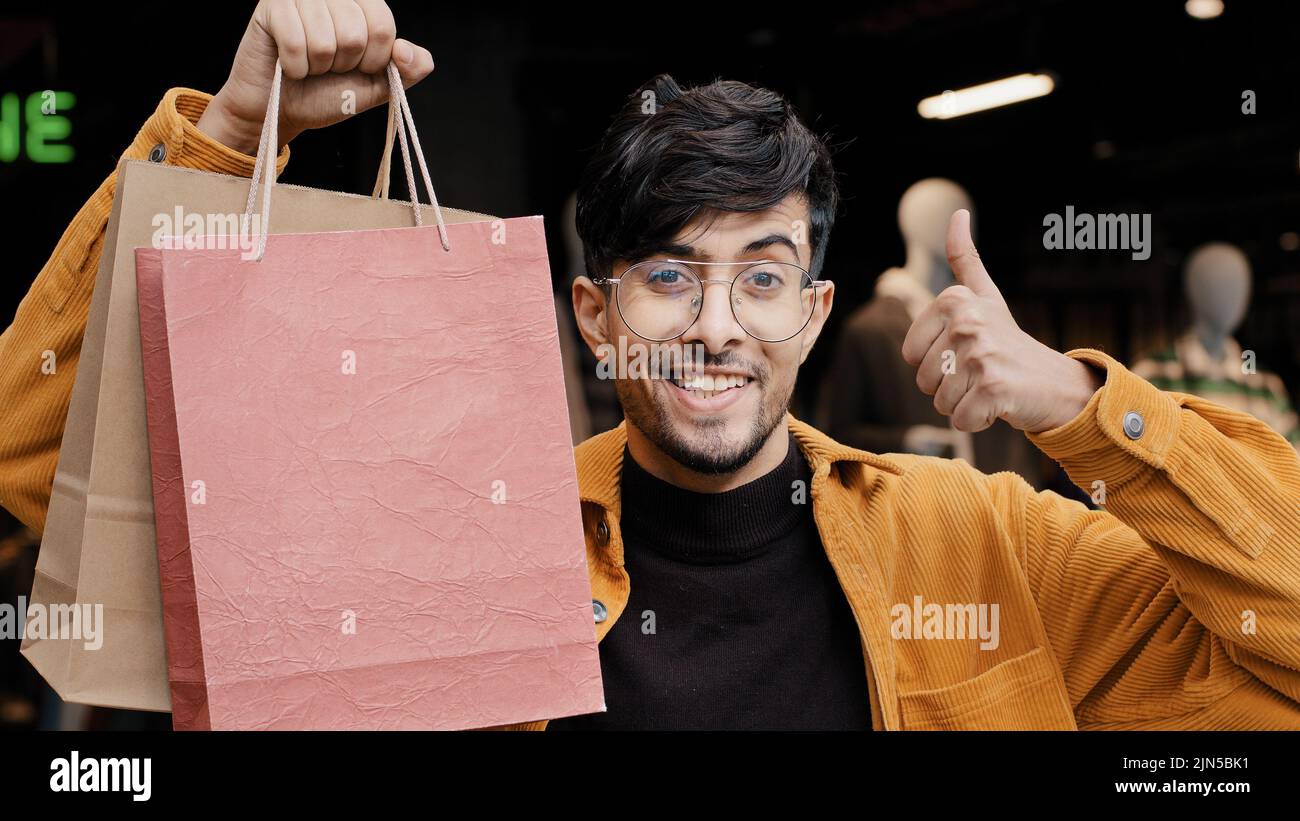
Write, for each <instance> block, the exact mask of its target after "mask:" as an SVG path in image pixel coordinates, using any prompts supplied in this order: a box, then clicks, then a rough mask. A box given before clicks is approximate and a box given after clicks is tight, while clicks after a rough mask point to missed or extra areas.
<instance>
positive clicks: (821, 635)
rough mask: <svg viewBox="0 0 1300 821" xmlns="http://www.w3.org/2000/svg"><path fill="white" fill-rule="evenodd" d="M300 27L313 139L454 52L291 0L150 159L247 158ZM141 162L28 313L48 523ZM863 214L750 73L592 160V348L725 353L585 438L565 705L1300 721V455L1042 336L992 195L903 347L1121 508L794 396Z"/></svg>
mask: <svg viewBox="0 0 1300 821" xmlns="http://www.w3.org/2000/svg"><path fill="white" fill-rule="evenodd" d="M277 53H278V55H279V57H280V59H281V60H282V61H283V63H284V66H285V71H286V76H287V78H288V79H287V80H286V86H285V97H284V104H283V106H282V119H283V122H282V125H281V134H282V135H285V136H284V139H286V140H287V139H290V138H291V137H292V136H293V135H294V134H296V133H298V132H299V131H301V130H303V129H305V128H309V127H317V126H321V125H325V124H328V123H329V122H331V121H334V120H337V119H340V118H341V117H340V115H339V113H338V110H337V100H338V99H339V90H340V88H341V87H343V86H350V87H354V88H358V87H361V88H367V89H369V92H368V96H365V97H363V98H359V99H358V109H360V108H363V107H364V106H365V105H373V104H376V103H378V102H380V101H381V100H382V98H383V92H382V88H381V87H380V80H379V79H378V76H379V75H378V72H380V71H381V68H382V66H383V64H384V63H386V61H387V60H388V59H389V57H390V56H391V57H392V58H393V59H394V60H395V61H396V62H397V64H398V66H399V69H400V70H401V71H402V75H403V77H404V79H405V81H406V82H408V83H411V82H415V81H417V80H419V79H420V78H421V77H423V76H425V75H426V74H428V72H429V70H430V69H431V66H432V62H431V59H430V58H429V55H428V53H427V52H425V51H424V50H422V49H419V48H417V47H415V46H413V45H412V44H410V43H406V42H405V41H401V40H395V39H394V29H393V24H392V19H391V16H390V15H389V14H388V13H387V10H386V9H385V8H384V7H383V5H382V4H381V3H379V2H377V0H366V1H364V2H357V3H355V4H349V3H346V2H329V3H320V2H317V3H312V2H301V3H298V4H294V3H291V2H289V0H283V2H263V3H262V4H261V5H260V6H259V7H258V9H257V11H256V12H255V13H254V17H253V20H252V22H251V23H250V25H249V28H248V31H247V33H246V34H245V37H244V40H243V42H242V44H241V46H240V49H239V52H238V54H237V56H236V58H235V64H234V68H233V69H232V72H231V76H230V80H229V81H227V83H226V85H225V86H224V87H223V88H222V90H221V91H220V92H219V93H218V94H217V95H216V96H215V97H214V98H211V99H209V98H208V97H207V96H206V95H201V94H199V93H197V92H190V91H187V90H175V91H173V92H171V93H170V94H169V95H168V97H167V98H166V99H165V100H164V102H163V105H162V106H161V107H160V109H159V111H158V113H156V114H155V115H154V116H153V117H152V118H151V119H150V120H149V121H148V122H147V123H146V124H145V127H144V129H143V130H142V131H141V134H140V136H138V137H137V139H136V141H135V143H133V145H132V146H131V148H130V149H128V152H127V154H128V156H133V157H145V156H147V155H149V154H150V152H151V151H152V152H153V156H154V157H155V161H165V162H171V163H179V164H185V165H190V166H194V167H198V168H205V169H211V170H220V171H224V172H226V173H239V174H247V173H249V171H250V170H251V166H252V157H251V156H248V154H249V153H250V152H252V151H253V149H254V148H255V146H256V145H257V137H258V133H257V132H258V128H259V127H260V122H261V117H262V112H263V110H264V105H265V102H266V98H267V86H268V85H269V81H270V77H271V73H272V72H271V69H272V66H273V64H274V61H275V58H276V55H277ZM367 78H374V82H373V84H367V83H369V81H368V80H367ZM157 146H162V147H163V149H162V150H155V148H156V147H157ZM282 159H283V158H282ZM112 188H113V180H112V178H110V179H109V180H108V182H106V183H105V185H104V186H102V187H101V188H100V190H99V191H98V192H96V194H95V195H94V197H93V198H92V199H91V200H90V202H88V203H87V205H86V206H85V207H84V208H83V209H82V211H81V212H80V213H79V214H78V215H77V217H76V218H75V219H74V221H73V223H72V225H71V226H70V227H69V229H68V231H67V232H66V233H65V235H64V237H63V238H62V240H61V241H60V243H59V245H58V247H57V248H56V250H55V252H54V255H53V256H52V257H51V259H50V262H49V263H48V264H47V265H46V267H45V269H44V270H43V271H42V272H41V274H40V275H39V276H38V277H37V280H36V282H35V284H34V285H33V286H32V291H31V293H30V294H29V295H28V297H27V298H26V299H25V300H24V302H23V304H22V306H21V307H20V309H19V311H18V314H17V316H16V317H15V319H14V323H13V325H12V326H11V327H10V328H9V329H8V330H7V331H6V332H5V333H4V335H3V337H0V361H3V362H4V369H3V372H2V373H0V405H3V406H5V407H7V408H10V411H9V418H8V419H7V420H6V424H5V426H4V429H3V433H2V434H0V502H3V504H4V505H5V506H6V507H8V508H10V509H11V510H13V511H14V512H15V513H16V514H17V515H18V516H19V517H20V518H21V519H23V520H24V521H25V522H27V523H28V524H30V525H32V526H33V527H35V528H37V529H39V528H40V527H41V526H42V525H43V522H44V514H45V505H46V504H47V502H48V498H49V491H50V482H51V479H52V476H53V473H54V469H55V465H56V461H57V455H58V454H57V451H58V446H59V441H60V435H61V427H62V419H63V418H64V415H65V414H66V409H67V403H68V395H69V393H70V391H71V386H72V381H73V374H72V370H73V369H71V368H64V367H61V368H60V369H59V371H58V374H57V375H56V376H52V377H47V376H43V375H40V374H39V367H38V365H39V361H40V358H41V352H42V351H44V350H47V349H52V350H54V351H55V352H56V353H57V355H58V361H59V362H60V364H63V363H67V362H75V357H76V353H77V352H78V350H79V345H80V338H81V335H82V333H83V330H84V323H85V316H86V311H87V306H88V303H89V298H90V288H91V284H90V283H91V282H93V271H94V269H95V267H96V265H97V260H98V255H99V252H100V236H101V234H102V231H103V228H104V223H105V219H106V216H107V213H108V208H109V204H110V202H111V199H112ZM835 204H836V189H835V183H834V178H833V172H832V168H831V163H830V160H829V158H828V156H827V152H826V149H825V148H824V147H823V146H822V144H821V143H820V142H819V141H818V140H817V139H816V138H814V137H813V136H812V135H811V134H810V133H809V132H808V130H807V129H806V128H805V127H804V126H803V125H802V124H801V123H800V122H799V121H798V119H797V118H796V117H795V115H794V113H793V112H792V111H791V110H790V108H789V106H788V105H787V104H786V103H785V101H784V100H782V99H781V98H780V97H778V96H777V95H775V94H772V93H771V92H768V91H764V90H762V89H756V88H751V87H749V86H745V85H743V84H739V83H727V82H720V83H715V84H712V85H710V86H705V87H703V88H698V89H692V90H682V89H680V88H678V87H677V86H676V84H675V83H673V82H672V81H671V80H670V79H668V78H658V79H657V80H656V81H654V82H653V83H652V84H650V85H649V86H647V87H646V88H645V89H642V90H641V91H639V92H638V93H637V94H635V95H634V96H633V97H632V98H630V99H629V102H628V104H627V106H626V107H625V108H624V110H623V111H621V112H620V113H619V114H618V115H617V116H616V117H615V120H614V123H613V125H612V126H611V127H610V129H609V131H608V132H607V134H606V135H605V138H604V140H603V141H602V143H601V145H600V147H599V148H598V150H597V152H596V154H595V156H594V157H593V159H592V162H591V166H590V168H589V169H588V172H587V174H586V175H585V177H584V180H583V182H582V186H581V192H580V196H579V206H578V212H579V213H578V225H579V230H580V232H581V234H582V236H583V240H584V242H585V243H586V255H587V265H588V270H589V272H590V273H591V274H592V278H590V279H588V278H586V277H583V278H580V279H579V280H578V281H577V282H576V283H575V285H574V289H573V299H574V307H575V311H576V314H577V316H578V320H579V327H580V330H581V332H582V335H583V338H584V340H585V341H586V342H587V344H588V345H590V346H592V348H593V350H595V351H597V354H598V356H603V357H606V358H608V357H610V356H611V355H616V354H611V353H610V351H611V348H609V347H607V346H608V345H611V344H615V343H618V342H620V341H622V342H624V343H632V344H637V345H642V344H649V343H651V342H663V343H665V344H667V345H669V346H677V347H678V348H685V346H687V345H690V346H697V347H698V348H701V349H702V351H703V362H704V368H703V371H701V370H699V369H696V368H689V369H687V370H686V371H685V372H684V373H673V374H669V375H670V376H674V377H676V378H673V379H656V378H651V377H650V375H648V374H646V373H642V374H641V375H640V376H638V378H635V379H625V380H620V381H619V382H618V392H619V396H620V400H621V402H622V405H623V408H624V411H625V415H626V420H625V422H624V424H622V425H620V426H619V427H618V428H617V429H615V430H613V431H609V432H606V433H604V434H601V435H599V436H597V437H595V438H593V439H590V440H588V441H586V442H584V443H583V444H581V445H580V446H579V447H578V448H577V449H576V450H575V459H576V462H577V466H578V475H579V485H580V494H581V496H582V500H583V501H582V513H583V521H584V526H585V531H586V536H587V560H588V566H589V571H590V579H591V588H592V598H593V603H592V605H593V616H594V620H595V629H596V635H597V637H598V639H599V640H600V641H601V645H600V648H601V662H602V670H603V673H604V679H605V687H606V693H607V703H608V708H609V709H608V711H607V712H606V713H603V714H599V715H596V716H588V717H575V718H569V719H564V720H557V721H555V722H553V724H554V725H555V727H556V728H557V729H561V728H585V727H591V728H595V727H636V728H674V727H689V728H764V727H777V728H867V727H871V728H874V729H913V728H918V729H926V728H955V729H965V728H1011V729H1030V728H1034V729H1064V728H1075V727H1082V728H1255V727H1274V728H1281V727H1286V728H1300V703H1298V701H1300V461H1297V457H1296V454H1295V452H1294V451H1293V450H1292V449H1291V448H1290V447H1288V446H1287V445H1286V443H1285V442H1284V441H1283V440H1282V439H1281V438H1280V437H1279V436H1277V435H1276V434H1275V433H1273V432H1271V431H1270V430H1268V429H1267V428H1266V427H1265V426H1264V425H1263V424H1261V423H1260V422H1258V421H1257V420H1255V419H1253V418H1251V417H1249V416H1247V415H1245V414H1242V413H1238V412H1234V411H1230V410H1227V409H1223V408H1220V407H1218V406H1216V405H1213V404H1211V403H1208V402H1205V401H1204V400H1200V399H1197V398H1195V397H1192V396H1186V395H1182V394H1172V393H1164V392H1161V391H1159V390H1157V389H1156V388H1154V387H1153V386H1151V385H1149V384H1147V383H1146V382H1144V381H1142V380H1140V379H1139V378H1137V377H1136V376H1134V375H1133V374H1132V373H1130V372H1129V371H1128V370H1126V369H1125V368H1124V367H1123V366H1121V365H1120V364H1119V363H1117V362H1116V361H1115V360H1113V359H1111V358H1110V357H1108V356H1106V355H1105V354H1102V353H1100V352H1097V351H1091V350H1080V351H1072V352H1070V353H1069V354H1068V355H1066V354H1060V353H1057V352H1055V351H1053V350H1050V349H1049V348H1047V347H1045V346H1043V345H1041V344H1039V343H1038V342H1037V341H1035V340H1034V339H1032V338H1031V337H1029V336H1028V335H1026V334H1025V333H1023V332H1022V331H1020V329H1019V328H1018V327H1017V326H1016V323H1015V321H1014V320H1013V318H1012V317H1011V315H1010V313H1009V311H1008V310H1007V307H1006V304H1005V302H1004V301H1003V300H1002V297H1001V296H1000V294H999V293H998V289H997V287H996V285H995V284H994V282H993V280H992V279H991V278H990V276H989V274H988V272H987V271H985V269H984V267H983V265H982V264H981V262H980V259H979V255H978V254H977V253H976V251H975V248H974V246H973V245H972V243H971V241H970V235H969V223H968V220H969V215H968V214H967V213H966V212H964V211H959V212H957V214H955V215H954V217H953V221H952V225H951V228H950V234H949V239H948V253H949V259H950V263H951V265H952V267H953V270H954V273H955V274H956V277H957V280H958V283H959V284H957V285H955V286H953V287H951V288H949V289H947V290H945V291H944V292H943V293H941V294H940V295H939V296H938V297H937V298H936V299H935V300H934V302H933V304H932V305H931V306H930V307H929V308H927V309H926V310H925V311H924V312H923V313H922V314H921V315H920V316H918V317H917V319H916V321H915V323H914V325H913V326H912V328H911V331H910V332H909V334H908V336H907V339H906V341H905V343H904V346H903V355H904V357H905V358H906V359H907V361H908V362H909V363H911V364H912V365H913V366H916V367H917V383H918V386H919V388H920V389H921V390H923V391H925V392H926V393H927V394H931V395H933V396H934V403H935V407H936V408H937V409H938V410H939V411H940V412H941V413H944V414H946V415H950V416H951V417H952V419H953V422H954V424H955V426H956V427H958V428H959V429H963V430H979V429H982V428H984V427H987V426H988V425H989V424H990V423H991V422H992V421H993V420H994V419H998V418H1000V419H1003V420H1005V421H1007V422H1008V423H1009V424H1011V425H1012V426H1014V427H1016V428H1018V429H1020V430H1023V431H1024V432H1025V433H1026V434H1027V435H1028V437H1029V438H1030V440H1031V441H1032V442H1033V443H1034V444H1035V445H1037V446H1038V447H1039V448H1041V449H1042V450H1043V451H1044V452H1045V453H1047V454H1048V455H1049V456H1052V457H1053V458H1055V459H1057V460H1058V461H1060V462H1061V464H1062V465H1063V466H1064V467H1065V469H1066V470H1067V471H1068V472H1069V474H1070V476H1071V477H1072V479H1073V480H1074V481H1075V482H1076V483H1077V484H1078V485H1079V486H1080V487H1082V488H1084V489H1085V490H1086V491H1087V492H1089V493H1091V494H1097V495H1098V497H1099V498H1104V500H1105V506H1106V508H1107V511H1090V510H1088V509H1086V508H1085V507H1084V506H1082V505H1079V504H1077V503H1074V502H1069V501H1067V500H1065V499H1062V498H1061V497H1059V496H1056V495H1054V494H1051V493H1042V494H1039V493H1035V492H1034V491H1033V490H1032V488H1030V487H1029V486H1028V485H1027V484H1026V483H1025V482H1024V481H1023V480H1022V479H1021V478H1020V477H1018V476H1015V475H1014V474H1009V473H1002V474H997V475H995V476H985V475H983V474H980V473H978V472H977V471H975V470H974V469H972V468H970V467H969V466H968V465H966V464H965V463H963V462H957V461H948V460H941V459H933V458H926V457H919V456H909V455H890V456H881V455H876V454H871V453H867V452H863V451H858V450H854V449H852V448H848V447H845V446H842V445H839V444H837V443H836V442H834V441H832V440H831V439H829V438H828V437H826V436H825V435H824V434H822V433H820V432H818V431H817V430H814V429H813V428H811V427H810V426H808V425H806V424H803V423H801V422H799V421H798V420H795V419H794V418H792V417H791V416H790V415H789V414H788V412H787V411H786V406H787V403H788V400H789V398H790V395H791V391H792V390H793V387H794V383H795V378H796V375H797V373H798V369H799V366H800V364H801V363H802V362H803V360H804V359H805V358H806V357H807V355H808V353H809V351H810V350H811V349H812V346H813V344H814V342H815V341H816V339H817V336H818V334H819V333H820V331H821V330H822V328H823V326H824V324H825V321H826V318H827V316H828V314H829V313H830V310H831V307H832V300H833V295H834V286H833V285H832V284H831V283H830V282H827V281H820V280H817V279H816V277H817V276H818V275H819V273H820V270H821V267H822V262H823V259H824V257H825V250H826V243H827V241H828V238H829V233H830V230H831V225H832V223H833V219H834V211H835ZM617 349H618V348H617V346H615V348H614V349H613V350H617ZM633 580H635V584H633ZM546 725H547V722H545V721H540V722H533V723H530V724H527V725H518V726H519V728H523V729H541V728H544V727H546Z"/></svg>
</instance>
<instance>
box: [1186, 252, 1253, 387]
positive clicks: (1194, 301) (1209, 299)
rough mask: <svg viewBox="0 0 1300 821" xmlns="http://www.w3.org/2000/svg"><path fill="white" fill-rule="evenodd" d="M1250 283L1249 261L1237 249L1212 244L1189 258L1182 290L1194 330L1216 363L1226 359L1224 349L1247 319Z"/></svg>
mask: <svg viewBox="0 0 1300 821" xmlns="http://www.w3.org/2000/svg"><path fill="white" fill-rule="evenodd" d="M1250 279H1251V277H1250V260H1248V259H1246V255H1245V254H1244V253H1242V251H1241V249H1240V248H1237V247H1236V246H1235V245H1229V244H1227V243H1226V242H1212V243H1210V244H1209V245H1203V246H1201V247H1200V248H1198V249H1197V250H1196V252H1195V253H1193V254H1192V255H1191V256H1190V257H1188V258H1187V264H1186V266H1185V267H1184V270H1183V288H1184V290H1185V291H1186V293H1187V302H1188V305H1189V306H1190V307H1191V309H1192V330H1193V332H1194V333H1195V334H1196V338H1197V339H1198V340H1199V341H1200V343H1201V346H1202V347H1204V348H1205V350H1206V352H1208V353H1209V354H1210V357H1211V358H1213V359H1215V360H1220V361H1221V360H1222V359H1223V354H1224V352H1225V350H1226V348H1225V345H1226V344H1227V342H1228V341H1229V340H1230V339H1231V337H1232V333H1233V332H1234V331H1236V330H1237V328H1238V327H1239V326H1240V325H1241V321H1242V320H1243V319H1244V318H1245V317H1246V306H1248V305H1249V304H1250V286H1251V281H1250Z"/></svg>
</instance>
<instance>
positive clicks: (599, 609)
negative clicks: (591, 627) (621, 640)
mask: <svg viewBox="0 0 1300 821" xmlns="http://www.w3.org/2000/svg"><path fill="white" fill-rule="evenodd" d="M591 612H592V614H593V615H595V617H596V624H600V623H601V622H602V621H604V620H605V619H607V618H609V611H608V610H606V609H605V605H603V604H601V603H600V602H599V601H597V600H596V599H592V600H591Z"/></svg>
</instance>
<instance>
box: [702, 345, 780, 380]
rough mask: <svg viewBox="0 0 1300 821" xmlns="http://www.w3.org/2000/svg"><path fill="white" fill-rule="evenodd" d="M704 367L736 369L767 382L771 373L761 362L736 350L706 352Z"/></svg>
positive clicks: (752, 377)
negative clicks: (745, 357) (740, 354)
mask: <svg viewBox="0 0 1300 821" xmlns="http://www.w3.org/2000/svg"><path fill="white" fill-rule="evenodd" d="M704 367H705V368H706V369H708V368H719V369H722V370H728V371H736V372H738V373H746V374H749V376H750V378H751V379H754V380H757V381H759V382H766V381H767V377H768V374H769V371H768V368H767V366H766V365H764V364H763V363H761V362H754V361H752V360H749V359H744V358H742V357H740V356H737V355H736V353H735V352H734V351H721V352H719V353H709V352H707V351H706V352H705V353H704Z"/></svg>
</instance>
